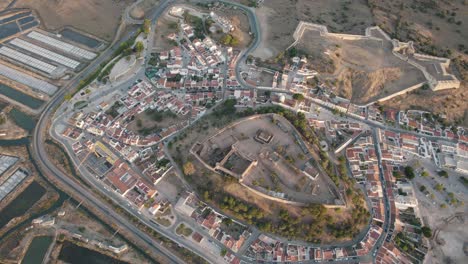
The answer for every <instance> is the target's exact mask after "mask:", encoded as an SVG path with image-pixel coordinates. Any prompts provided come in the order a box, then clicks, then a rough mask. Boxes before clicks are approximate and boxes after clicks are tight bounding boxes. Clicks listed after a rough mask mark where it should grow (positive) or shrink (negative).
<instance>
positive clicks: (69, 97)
mask: <svg viewBox="0 0 468 264" xmlns="http://www.w3.org/2000/svg"><path fill="white" fill-rule="evenodd" d="M64 98H65V100H67V101H70V100H71V99H72V98H73V95H72V94H69V93H67V94H66V95H65V96H64Z"/></svg>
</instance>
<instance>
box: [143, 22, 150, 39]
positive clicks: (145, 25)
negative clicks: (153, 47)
mask: <svg viewBox="0 0 468 264" xmlns="http://www.w3.org/2000/svg"><path fill="white" fill-rule="evenodd" d="M150 30H151V20H149V19H145V20H144V22H143V29H142V31H143V33H145V35H146V36H148V34H149V32H150Z"/></svg>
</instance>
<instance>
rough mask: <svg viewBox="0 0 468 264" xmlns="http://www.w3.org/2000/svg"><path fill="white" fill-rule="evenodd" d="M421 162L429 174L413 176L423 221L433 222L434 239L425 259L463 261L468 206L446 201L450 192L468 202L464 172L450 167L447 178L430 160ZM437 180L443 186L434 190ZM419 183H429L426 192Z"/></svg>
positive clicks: (439, 262)
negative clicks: (462, 177) (438, 172)
mask: <svg viewBox="0 0 468 264" xmlns="http://www.w3.org/2000/svg"><path fill="white" fill-rule="evenodd" d="M419 164H420V165H421V166H422V167H424V169H425V171H427V172H428V173H429V176H428V177H420V176H418V177H416V178H415V179H414V180H413V181H414V188H415V193H416V198H417V199H418V202H419V211H420V214H421V216H422V219H423V223H424V224H425V225H428V226H430V227H431V229H432V231H433V234H434V237H433V238H432V239H431V245H432V250H431V251H429V252H428V254H427V257H426V261H425V263H430V264H442V263H464V262H463V259H466V243H467V242H468V241H467V237H468V231H467V230H466V221H467V217H468V214H467V206H466V205H463V204H462V205H452V204H450V203H447V201H448V199H449V198H448V196H447V194H448V193H450V192H452V193H453V194H454V195H455V198H456V199H458V200H460V201H464V202H466V200H467V193H468V191H467V190H468V189H467V188H466V187H465V186H464V185H463V184H461V183H460V181H459V177H460V176H462V175H461V174H458V173H455V172H452V171H448V173H449V176H448V178H444V177H440V176H438V175H437V172H436V170H437V168H436V167H435V166H434V165H433V164H432V163H431V162H430V161H428V160H421V161H420V162H419ZM415 168H416V166H415ZM436 184H443V186H444V190H443V191H437V190H435V189H434V186H435V185H436ZM420 186H425V187H426V190H427V191H428V194H427V195H425V194H424V193H422V192H421V191H420V190H419V188H420ZM441 205H443V207H445V208H442V207H441Z"/></svg>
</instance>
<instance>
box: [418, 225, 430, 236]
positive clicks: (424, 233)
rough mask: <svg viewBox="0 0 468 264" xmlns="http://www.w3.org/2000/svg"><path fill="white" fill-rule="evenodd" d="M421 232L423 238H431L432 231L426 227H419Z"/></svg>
mask: <svg viewBox="0 0 468 264" xmlns="http://www.w3.org/2000/svg"><path fill="white" fill-rule="evenodd" d="M421 232H422V234H423V235H424V236H425V237H432V230H431V228H430V227H428V226H423V227H421Z"/></svg>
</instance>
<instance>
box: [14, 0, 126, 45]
mask: <svg viewBox="0 0 468 264" xmlns="http://www.w3.org/2000/svg"><path fill="white" fill-rule="evenodd" d="M132 2H134V1H132V0H119V1H115V0H18V1H17V2H16V4H15V7H17V8H18V7H26V8H31V9H34V10H36V11H37V12H38V13H39V16H40V17H41V19H42V22H43V24H44V25H45V27H46V28H47V29H49V30H58V29H60V28H62V27H64V26H73V27H75V28H77V29H80V30H82V31H85V32H88V33H91V34H93V35H96V36H98V37H100V38H103V39H106V40H111V39H112V38H113V37H114V34H115V32H116V30H117V27H118V26H119V22H120V17H121V14H122V12H123V11H124V10H125V7H126V6H127V5H129V4H131V3H132Z"/></svg>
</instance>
